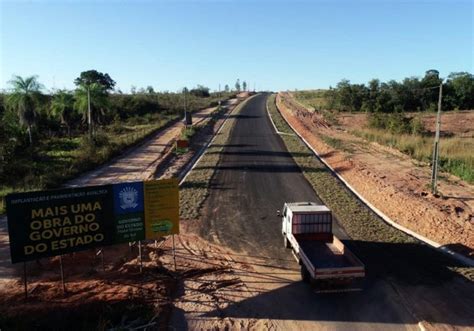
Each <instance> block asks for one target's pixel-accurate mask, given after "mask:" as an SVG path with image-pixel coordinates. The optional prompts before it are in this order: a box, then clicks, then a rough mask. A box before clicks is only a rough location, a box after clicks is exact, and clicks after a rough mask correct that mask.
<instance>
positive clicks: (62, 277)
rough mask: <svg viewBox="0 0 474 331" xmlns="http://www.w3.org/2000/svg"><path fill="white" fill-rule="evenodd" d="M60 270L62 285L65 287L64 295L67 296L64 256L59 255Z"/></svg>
mask: <svg viewBox="0 0 474 331" xmlns="http://www.w3.org/2000/svg"><path fill="white" fill-rule="evenodd" d="M59 270H60V271H61V284H62V287H63V295H64V294H66V284H65V282H64V268H63V256H62V255H59Z"/></svg>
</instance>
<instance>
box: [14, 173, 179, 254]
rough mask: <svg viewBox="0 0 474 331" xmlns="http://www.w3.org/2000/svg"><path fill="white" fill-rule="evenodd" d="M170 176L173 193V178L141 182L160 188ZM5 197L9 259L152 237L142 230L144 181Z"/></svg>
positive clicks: (174, 183) (175, 185)
mask: <svg viewBox="0 0 474 331" xmlns="http://www.w3.org/2000/svg"><path fill="white" fill-rule="evenodd" d="M170 181H172V184H171V185H172V186H173V187H175V188H176V192H177V181H175V180H164V181H152V182H147V183H146V184H147V185H148V187H158V189H159V187H161V186H163V184H162V183H166V184H168V186H169V182H170ZM160 192H162V193H164V194H167V193H166V191H165V190H164V189H163V190H160ZM173 197H174V195H173ZM177 197H178V196H177V194H176V198H173V199H172V203H173V208H175V209H176V214H177V211H178V199H177ZM6 202H7V218H8V230H9V236H10V251H11V259H12V263H17V262H23V261H29V260H34V259H38V258H42V257H48V256H55V255H60V254H65V253H71V252H76V251H80V250H86V249H90V248H93V247H100V246H106V245H112V244H117V243H123V242H130V241H137V240H144V239H145V238H156V233H155V232H152V233H149V234H147V233H146V231H145V211H146V210H149V209H150V208H154V206H151V205H150V206H147V207H146V206H145V191H144V183H143V182H133V183H121V184H114V185H105V186H90V187H84V188H70V189H62V190H53V191H41V192H29V193H17V194H10V195H8V196H7V197H6ZM164 207H166V206H164ZM147 212H148V211H147ZM161 223H162V224H161ZM160 224H161V225H160V228H162V230H161V231H164V232H166V231H165V230H166V229H164V228H167V227H168V225H167V224H166V222H163V221H161V222H160Z"/></svg>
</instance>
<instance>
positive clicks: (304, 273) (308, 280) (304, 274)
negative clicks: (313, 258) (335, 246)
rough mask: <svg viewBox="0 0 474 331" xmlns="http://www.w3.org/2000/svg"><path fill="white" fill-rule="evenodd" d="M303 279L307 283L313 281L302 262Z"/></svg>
mask: <svg viewBox="0 0 474 331" xmlns="http://www.w3.org/2000/svg"><path fill="white" fill-rule="evenodd" d="M301 279H302V280H303V282H305V283H309V282H310V281H311V275H310V274H309V271H308V269H306V266H305V265H304V264H301Z"/></svg>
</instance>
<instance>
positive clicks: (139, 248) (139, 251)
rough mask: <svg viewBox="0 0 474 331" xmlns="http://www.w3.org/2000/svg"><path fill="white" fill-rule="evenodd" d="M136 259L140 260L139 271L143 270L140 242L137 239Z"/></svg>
mask: <svg viewBox="0 0 474 331" xmlns="http://www.w3.org/2000/svg"><path fill="white" fill-rule="evenodd" d="M138 261H139V262H140V273H142V272H143V262H142V242H141V241H138Z"/></svg>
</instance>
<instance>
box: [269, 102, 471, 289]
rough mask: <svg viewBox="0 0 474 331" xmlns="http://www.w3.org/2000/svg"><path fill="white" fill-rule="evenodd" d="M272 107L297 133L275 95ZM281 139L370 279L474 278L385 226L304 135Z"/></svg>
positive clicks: (283, 127) (277, 117)
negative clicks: (319, 155)
mask: <svg viewBox="0 0 474 331" xmlns="http://www.w3.org/2000/svg"><path fill="white" fill-rule="evenodd" d="M267 105H268V109H269V111H270V114H271V116H272V119H273V121H274V122H275V125H276V126H277V128H278V129H279V130H280V131H283V132H288V130H291V128H290V127H289V126H288V124H287V123H286V122H285V120H284V119H283V117H282V116H281V114H280V113H279V111H278V109H277V107H276V105H275V95H272V96H270V97H269V98H268V100H267ZM281 139H282V140H283V142H284V143H285V145H286V148H287V149H288V151H289V152H290V153H291V154H292V155H293V159H294V160H295V162H296V163H297V164H298V165H299V166H300V168H301V169H302V171H303V173H304V175H305V177H306V178H307V179H308V181H309V182H310V184H311V185H312V186H313V188H314V190H315V191H316V193H317V194H318V196H319V197H320V198H321V200H322V201H323V202H324V203H325V204H326V205H327V206H328V207H329V208H330V209H331V210H332V211H333V212H334V214H335V216H336V217H337V219H338V221H339V223H340V225H341V226H342V227H343V228H344V229H345V231H346V233H347V234H348V235H349V236H350V237H351V239H352V240H348V241H347V242H346V244H348V245H349V246H350V247H351V249H352V250H354V252H355V253H356V254H357V255H358V256H359V257H360V258H361V259H362V261H363V262H364V263H365V264H366V265H367V269H368V272H369V275H383V276H389V277H395V278H396V279H397V280H402V281H405V282H407V283H411V284H422V283H424V282H428V283H430V284H433V283H437V282H440V281H443V280H447V279H450V278H451V277H452V276H453V275H455V274H462V275H463V276H465V277H466V278H468V279H470V280H474V271H473V270H472V268H465V267H462V266H461V265H460V264H458V263H456V262H455V261H454V260H453V259H451V258H449V257H447V256H445V255H444V254H442V253H440V252H437V251H436V250H434V249H432V248H430V247H427V246H426V245H424V244H422V243H421V242H419V241H418V240H416V239H414V238H412V237H411V236H408V235H406V234H405V233H403V232H401V231H399V230H397V229H395V228H394V227H392V226H390V225H388V224H386V223H384V222H383V221H382V220H381V219H380V218H379V217H378V216H377V215H376V214H375V213H374V212H372V211H371V210H370V209H369V208H368V207H367V206H366V205H364V204H363V203H362V202H360V201H359V200H358V198H357V197H356V196H355V195H354V194H353V193H352V192H351V191H350V190H349V189H347V188H346V187H345V185H344V184H343V183H342V182H341V181H340V180H339V179H338V178H337V177H335V176H334V175H333V174H332V173H331V171H330V170H329V169H328V168H327V167H326V166H325V165H324V164H323V163H322V162H321V161H320V160H319V159H318V158H316V157H315V156H314V154H313V152H312V151H311V150H310V149H309V148H308V147H307V146H306V145H305V144H304V143H303V141H302V140H301V139H300V138H299V137H297V136H289V135H281ZM415 271H416V272H415Z"/></svg>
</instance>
